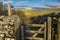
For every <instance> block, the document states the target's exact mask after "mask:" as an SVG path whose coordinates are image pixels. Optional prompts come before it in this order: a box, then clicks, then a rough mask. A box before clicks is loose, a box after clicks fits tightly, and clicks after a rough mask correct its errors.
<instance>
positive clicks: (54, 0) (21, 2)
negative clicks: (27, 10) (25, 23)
mask: <svg viewBox="0 0 60 40" xmlns="http://www.w3.org/2000/svg"><path fill="white" fill-rule="evenodd" d="M4 2H8V0H4ZM10 2H11V4H12V5H13V6H14V7H20V6H30V7H47V6H45V4H60V0H10Z"/></svg>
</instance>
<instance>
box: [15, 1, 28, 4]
mask: <svg viewBox="0 0 60 40" xmlns="http://www.w3.org/2000/svg"><path fill="white" fill-rule="evenodd" d="M24 3H28V1H19V2H16V4H24Z"/></svg>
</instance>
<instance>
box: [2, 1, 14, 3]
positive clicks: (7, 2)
mask: <svg viewBox="0 0 60 40" xmlns="http://www.w3.org/2000/svg"><path fill="white" fill-rule="evenodd" d="M8 2H10V3H13V1H3V3H8Z"/></svg>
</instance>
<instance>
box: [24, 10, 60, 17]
mask: <svg viewBox="0 0 60 40" xmlns="http://www.w3.org/2000/svg"><path fill="white" fill-rule="evenodd" d="M23 12H24V13H25V15H26V16H27V17H28V18H30V17H32V16H37V15H44V14H49V13H53V12H55V13H58V12H60V9H50V10H23Z"/></svg>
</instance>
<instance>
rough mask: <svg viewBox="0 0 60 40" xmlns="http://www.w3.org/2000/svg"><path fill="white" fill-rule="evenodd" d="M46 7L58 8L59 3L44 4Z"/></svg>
mask: <svg viewBox="0 0 60 40" xmlns="http://www.w3.org/2000/svg"><path fill="white" fill-rule="evenodd" d="M45 6H47V7H53V8H60V3H57V4H45Z"/></svg>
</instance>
